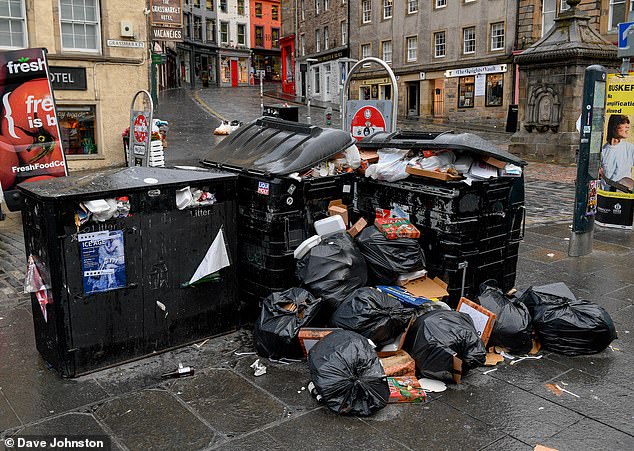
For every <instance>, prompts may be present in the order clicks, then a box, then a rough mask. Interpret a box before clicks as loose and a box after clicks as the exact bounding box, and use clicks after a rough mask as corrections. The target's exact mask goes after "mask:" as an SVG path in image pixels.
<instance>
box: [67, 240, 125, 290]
mask: <svg viewBox="0 0 634 451" xmlns="http://www.w3.org/2000/svg"><path fill="white" fill-rule="evenodd" d="M77 240H78V241H79V246H80V249H81V269H82V276H83V281H84V294H92V293H103V292H106V291H110V290H116V289H117V288H125V286H126V274H125V253H124V247H123V231H121V230H113V231H103V232H92V233H80V234H78V235H77Z"/></svg>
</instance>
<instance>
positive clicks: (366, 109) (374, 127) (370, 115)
mask: <svg viewBox="0 0 634 451" xmlns="http://www.w3.org/2000/svg"><path fill="white" fill-rule="evenodd" d="M351 125H352V127H351V128H352V130H350V131H351V132H352V136H354V137H355V138H356V139H357V140H361V139H363V138H365V137H366V136H370V135H372V134H374V133H377V132H382V131H385V118H384V117H383V114H381V112H380V111H379V110H378V109H377V108H375V107H373V106H370V105H365V106H363V107H361V108H359V109H358V110H357V111H356V112H355V113H354V116H353V117H352V124H351Z"/></svg>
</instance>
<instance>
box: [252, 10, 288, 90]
mask: <svg viewBox="0 0 634 451" xmlns="http://www.w3.org/2000/svg"><path fill="white" fill-rule="evenodd" d="M250 18H251V26H250V29H251V50H252V51H253V68H254V70H255V71H260V70H261V71H264V74H265V75H264V80H266V81H279V80H281V72H282V67H281V60H280V38H281V22H282V20H281V19H282V11H281V7H280V1H279V0H251V14H250Z"/></svg>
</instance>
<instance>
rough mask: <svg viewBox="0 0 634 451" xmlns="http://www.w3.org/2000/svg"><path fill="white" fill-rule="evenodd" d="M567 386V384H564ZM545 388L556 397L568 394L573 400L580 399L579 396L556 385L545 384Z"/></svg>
mask: <svg viewBox="0 0 634 451" xmlns="http://www.w3.org/2000/svg"><path fill="white" fill-rule="evenodd" d="M566 385H567V384H566ZM545 387H546V388H547V389H548V390H550V391H551V392H553V393H554V394H555V395H557V396H561V394H562V393H568V394H569V395H572V396H574V397H575V398H581V396H579V395H577V394H575V393H573V392H571V391H568V390H566V389H565V388H562V387H560V386H559V385H558V384H545Z"/></svg>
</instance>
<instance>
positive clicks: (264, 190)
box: [258, 182, 269, 196]
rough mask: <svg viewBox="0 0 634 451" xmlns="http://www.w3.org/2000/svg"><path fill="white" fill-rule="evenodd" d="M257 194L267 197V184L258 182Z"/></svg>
mask: <svg viewBox="0 0 634 451" xmlns="http://www.w3.org/2000/svg"><path fill="white" fill-rule="evenodd" d="M258 194H264V195H265V196H268V195H269V184H268V183H267V182H258Z"/></svg>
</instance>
